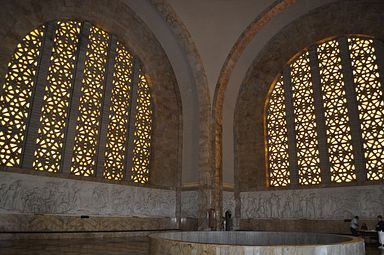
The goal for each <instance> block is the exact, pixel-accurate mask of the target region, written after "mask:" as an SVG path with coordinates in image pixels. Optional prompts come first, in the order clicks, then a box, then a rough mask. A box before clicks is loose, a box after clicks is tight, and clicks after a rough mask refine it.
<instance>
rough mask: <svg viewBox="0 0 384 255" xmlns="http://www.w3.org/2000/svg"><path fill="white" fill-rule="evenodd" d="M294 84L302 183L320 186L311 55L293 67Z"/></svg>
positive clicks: (300, 58)
mask: <svg viewBox="0 0 384 255" xmlns="http://www.w3.org/2000/svg"><path fill="white" fill-rule="evenodd" d="M291 84H292V91H293V92H292V101H293V112H294V115H295V131H296V144H297V165H298V171H299V183H300V184H302V185H308V184H319V183H321V177H320V161H319V149H318V141H317V140H318V139H317V132H316V117H315V107H314V95H313V89H312V77H311V68H310V65H309V54H308V52H304V53H303V54H301V55H300V56H299V57H298V58H297V59H296V61H295V62H293V63H292V64H291Z"/></svg>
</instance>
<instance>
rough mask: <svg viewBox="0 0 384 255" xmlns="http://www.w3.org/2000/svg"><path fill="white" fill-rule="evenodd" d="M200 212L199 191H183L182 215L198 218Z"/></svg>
mask: <svg viewBox="0 0 384 255" xmlns="http://www.w3.org/2000/svg"><path fill="white" fill-rule="evenodd" d="M198 214H199V192H198V191H197V190H184V191H181V217H190V218H197V217H198Z"/></svg>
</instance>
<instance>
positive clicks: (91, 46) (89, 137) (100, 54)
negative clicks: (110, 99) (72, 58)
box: [71, 26, 109, 176]
mask: <svg viewBox="0 0 384 255" xmlns="http://www.w3.org/2000/svg"><path fill="white" fill-rule="evenodd" d="M108 41H109V35H108V33H106V32H105V31H103V30H101V29H99V28H97V27H95V26H92V27H91V31H90V34H89V43H88V46H87V52H86V57H85V65H84V79H83V82H82V83H83V85H82V87H81V93H82V95H81V98H80V107H79V116H78V118H77V127H76V137H75V146H74V154H73V158H72V168H71V172H72V173H74V174H75V175H83V176H91V175H94V174H95V171H96V161H97V146H98V139H99V131H100V122H101V118H100V115H101V112H102V103H103V102H102V100H103V92H104V83H105V81H104V77H105V68H106V63H107V52H108Z"/></svg>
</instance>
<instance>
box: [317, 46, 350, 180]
mask: <svg viewBox="0 0 384 255" xmlns="http://www.w3.org/2000/svg"><path fill="white" fill-rule="evenodd" d="M317 54H318V59H319V69H320V77H321V88H322V92H323V95H322V97H323V103H324V115H325V125H326V129H327V144H328V154H329V161H330V165H331V166H330V168H331V169H330V171H331V181H332V182H351V181H354V180H356V173H355V165H354V158H353V149H352V136H351V129H350V127H349V117H348V114H349V113H348V108H347V98H346V95H345V85H344V80H343V72H342V66H341V56H340V49H339V43H338V42H337V41H336V40H330V41H328V42H325V43H322V44H320V45H319V46H318V47H317Z"/></svg>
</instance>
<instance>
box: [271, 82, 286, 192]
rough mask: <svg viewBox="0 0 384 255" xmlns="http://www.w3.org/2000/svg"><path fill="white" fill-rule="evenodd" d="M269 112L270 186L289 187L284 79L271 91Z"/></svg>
mask: <svg viewBox="0 0 384 255" xmlns="http://www.w3.org/2000/svg"><path fill="white" fill-rule="evenodd" d="M267 111H268V112H267V119H266V121H267V143H268V144H267V149H268V169H269V185H270V186H273V187H279V186H287V185H288V184H289V183H290V171H289V161H288V160H289V158H288V134H287V121H286V113H285V97H284V83H283V77H280V78H279V80H278V81H277V82H276V85H275V87H274V88H273V90H272V91H271V94H270V96H269V102H268V106H267Z"/></svg>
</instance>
